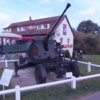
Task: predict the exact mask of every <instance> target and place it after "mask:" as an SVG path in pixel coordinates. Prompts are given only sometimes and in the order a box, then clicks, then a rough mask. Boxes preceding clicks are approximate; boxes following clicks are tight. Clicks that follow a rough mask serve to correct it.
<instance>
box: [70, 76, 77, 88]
mask: <svg viewBox="0 0 100 100" xmlns="http://www.w3.org/2000/svg"><path fill="white" fill-rule="evenodd" d="M71 88H72V89H76V78H75V77H74V76H73V77H72V82H71Z"/></svg>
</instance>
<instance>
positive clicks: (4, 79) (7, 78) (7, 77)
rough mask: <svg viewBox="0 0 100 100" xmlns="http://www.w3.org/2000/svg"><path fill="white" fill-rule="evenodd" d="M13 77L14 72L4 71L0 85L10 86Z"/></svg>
mask: <svg viewBox="0 0 100 100" xmlns="http://www.w3.org/2000/svg"><path fill="white" fill-rule="evenodd" d="M12 75H13V70H10V69H4V71H3V74H2V76H1V80H0V84H1V85H3V86H9V83H10V80H11V78H12Z"/></svg>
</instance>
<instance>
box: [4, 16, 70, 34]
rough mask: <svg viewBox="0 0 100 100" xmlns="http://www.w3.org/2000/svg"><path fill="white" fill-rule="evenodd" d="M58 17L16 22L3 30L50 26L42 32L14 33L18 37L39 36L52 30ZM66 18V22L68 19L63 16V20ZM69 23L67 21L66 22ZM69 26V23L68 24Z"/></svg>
mask: <svg viewBox="0 0 100 100" xmlns="http://www.w3.org/2000/svg"><path fill="white" fill-rule="evenodd" d="M59 17H60V16H55V17H48V18H42V19H36V20H29V21H23V22H17V23H12V24H10V25H9V26H8V27H6V28H4V29H7V28H16V27H23V26H31V25H41V24H50V28H49V29H42V30H26V31H21V32H15V33H16V34H19V35H39V34H41V35H42V34H43V35H44V34H48V33H49V32H50V31H51V29H52V28H53V26H54V24H55V23H56V21H57V20H58V18H59ZM64 17H65V18H66V19H67V21H68V18H67V16H66V15H64V16H63V18H64ZM63 18H62V19H61V20H60V22H59V23H58V25H57V26H56V28H57V27H58V26H59V24H60V23H61V21H62V20H63ZM68 23H69V21H68ZM69 25H70V23H69ZM70 27H71V26H70Z"/></svg>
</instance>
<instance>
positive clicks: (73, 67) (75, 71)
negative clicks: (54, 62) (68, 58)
mask: <svg viewBox="0 0 100 100" xmlns="http://www.w3.org/2000/svg"><path fill="white" fill-rule="evenodd" d="M70 67H71V70H72V73H73V76H75V77H79V75H80V71H79V67H78V65H77V63H76V62H71V63H70Z"/></svg>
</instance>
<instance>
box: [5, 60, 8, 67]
mask: <svg viewBox="0 0 100 100" xmlns="http://www.w3.org/2000/svg"><path fill="white" fill-rule="evenodd" d="M5 66H6V68H7V67H8V61H7V59H5Z"/></svg>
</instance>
